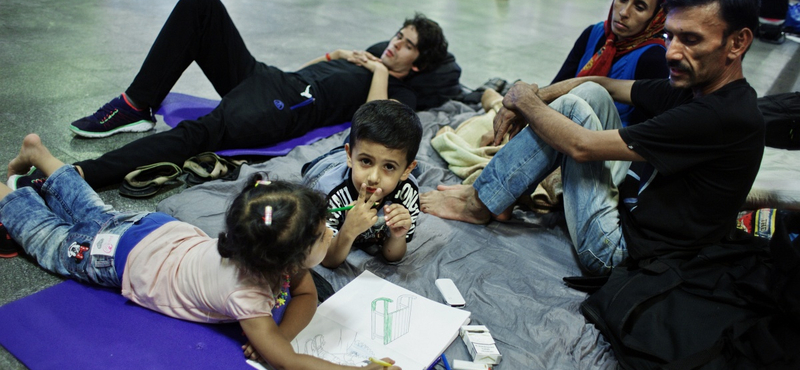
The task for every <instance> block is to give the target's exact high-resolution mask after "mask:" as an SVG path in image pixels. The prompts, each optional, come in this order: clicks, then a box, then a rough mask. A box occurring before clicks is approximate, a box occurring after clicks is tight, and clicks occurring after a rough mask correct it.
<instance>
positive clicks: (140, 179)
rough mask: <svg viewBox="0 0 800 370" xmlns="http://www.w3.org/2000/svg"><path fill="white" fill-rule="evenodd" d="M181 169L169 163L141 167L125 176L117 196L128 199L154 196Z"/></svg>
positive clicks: (179, 172) (178, 173)
mask: <svg viewBox="0 0 800 370" xmlns="http://www.w3.org/2000/svg"><path fill="white" fill-rule="evenodd" d="M181 172H182V171H181V168H180V167H178V166H177V165H175V164H173V163H169V162H159V163H154V164H151V165H147V166H141V167H139V168H137V169H136V170H134V171H132V172H131V173H129V174H128V175H127V176H125V180H124V181H122V186H120V187H119V194H120V195H123V196H126V197H130V198H147V197H150V196H153V195H155V194H156V193H158V191H159V190H160V189H161V187H162V186H164V184H165V183H166V182H167V181H170V180H172V179H174V178H176V177H178V175H180V174H181Z"/></svg>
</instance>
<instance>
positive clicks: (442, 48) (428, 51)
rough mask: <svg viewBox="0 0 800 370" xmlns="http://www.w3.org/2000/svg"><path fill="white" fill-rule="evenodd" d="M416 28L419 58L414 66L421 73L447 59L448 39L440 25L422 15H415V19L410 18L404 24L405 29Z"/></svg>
mask: <svg viewBox="0 0 800 370" xmlns="http://www.w3.org/2000/svg"><path fill="white" fill-rule="evenodd" d="M408 26H414V28H416V30H417V35H418V39H417V50H419V57H417V60H415V61H414V65H415V66H416V67H417V68H419V69H420V71H422V70H425V69H427V68H428V67H435V66H437V65H438V64H439V63H441V62H442V61H443V60H444V58H445V57H447V39H445V38H444V32H442V28H441V27H439V24H438V23H436V22H434V21H432V20H430V19H428V18H427V17H425V15H424V14H422V13H415V14H414V18H408V19H406V21H405V22H404V23H403V28H406V27H408Z"/></svg>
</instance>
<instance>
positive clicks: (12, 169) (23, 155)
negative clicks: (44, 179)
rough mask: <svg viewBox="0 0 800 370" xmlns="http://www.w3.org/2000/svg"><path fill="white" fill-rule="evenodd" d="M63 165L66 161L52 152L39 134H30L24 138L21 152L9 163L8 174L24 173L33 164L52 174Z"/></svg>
mask: <svg viewBox="0 0 800 370" xmlns="http://www.w3.org/2000/svg"><path fill="white" fill-rule="evenodd" d="M63 165H64V162H61V161H60V160H59V159H58V158H56V157H53V155H52V154H50V151H49V150H47V148H46V147H45V146H44V145H43V144H42V139H41V138H39V135H36V134H30V135H28V136H25V139H23V140H22V149H20V151H19V154H17V156H16V157H15V158H14V159H12V160H11V162H9V163H8V175H9V176H11V175H24V174H26V173H28V170H30V168H31V166H36V168H38V169H40V170H41V171H42V172H44V174H45V175H47V176H50V175H51V174H52V173H53V172H54V171H55V170H57V169H59V168H60V167H61V166H63Z"/></svg>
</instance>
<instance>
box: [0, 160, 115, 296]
mask: <svg viewBox="0 0 800 370" xmlns="http://www.w3.org/2000/svg"><path fill="white" fill-rule="evenodd" d="M42 193H43V195H44V199H42V197H40V196H39V195H38V194H36V192H35V191H33V189H31V188H22V189H19V190H16V191H14V192H12V193H11V194H9V195H8V196H6V197H5V198H4V199H3V200H2V201H0V220H2V222H3V224H4V225H6V227H7V228H8V231H9V234H10V235H11V237H12V238H14V240H15V241H17V242H18V243H19V244H20V245H21V246H22V247H23V249H25V252H26V253H28V254H29V255H30V256H32V257H34V258H35V259H36V261H37V262H38V263H39V265H40V266H42V267H43V268H45V269H46V270H49V271H52V272H54V273H57V274H60V275H63V276H66V277H71V278H74V279H76V280H79V281H84V282H90V283H95V284H100V285H106V286H119V285H120V282H119V278H118V277H117V274H116V270H115V269H114V266H113V257H106V256H92V255H91V253H90V251H89V250H88V248H90V247H91V244H92V241H93V240H94V237H95V236H96V235H97V234H98V232H100V230H104V231H107V232H109V233H117V234H119V235H121V234H122V233H123V232H124V230H126V229H127V227H129V226H130V223H127V222H126V223H122V222H118V219H119V218H128V217H129V216H128V215H123V214H120V213H117V212H114V211H113V210H112V209H111V207H110V206H108V205H106V204H104V203H103V201H102V200H101V199H100V197H98V196H97V194H96V193H95V192H94V191H93V190H92V188H91V187H89V185H88V184H86V182H85V181H84V180H83V179H82V178H81V177H80V175H78V173H77V172H76V171H75V170H74V169H73V168H72V166H68V165H65V166H63V167H61V168H59V169H58V170H56V171H55V172H53V174H52V175H51V176H50V177H49V178H48V179H47V181H45V183H44V185H43V186H42ZM45 201H46V203H45ZM81 247H83V248H84V249H81Z"/></svg>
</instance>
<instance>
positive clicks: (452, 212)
mask: <svg viewBox="0 0 800 370" xmlns="http://www.w3.org/2000/svg"><path fill="white" fill-rule="evenodd" d="M436 189H437V190H434V191H429V192H427V193H424V194H422V195H420V198H419V202H420V209H421V210H422V212H425V213H428V214H432V215H434V216H437V217H441V218H445V219H449V220H457V221H464V222H469V223H472V224H485V223H487V222H489V221H490V220H491V219H492V214H491V212H489V210H488V209H486V206H484V205H483V203H481V201H480V199H478V193H477V192H476V191H475V189H474V188H473V187H472V186H470V185H449V186H448V185H439V186H437V187H436Z"/></svg>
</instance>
